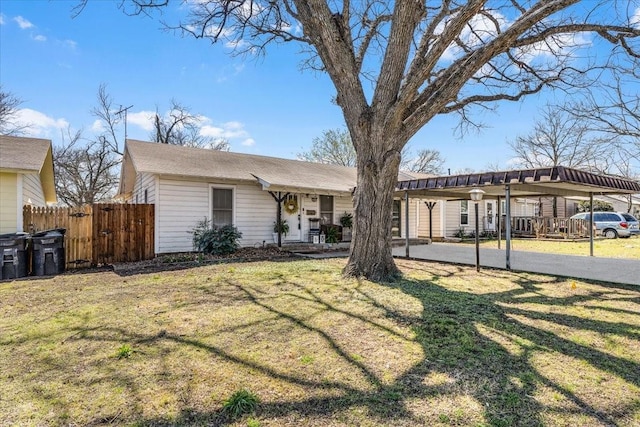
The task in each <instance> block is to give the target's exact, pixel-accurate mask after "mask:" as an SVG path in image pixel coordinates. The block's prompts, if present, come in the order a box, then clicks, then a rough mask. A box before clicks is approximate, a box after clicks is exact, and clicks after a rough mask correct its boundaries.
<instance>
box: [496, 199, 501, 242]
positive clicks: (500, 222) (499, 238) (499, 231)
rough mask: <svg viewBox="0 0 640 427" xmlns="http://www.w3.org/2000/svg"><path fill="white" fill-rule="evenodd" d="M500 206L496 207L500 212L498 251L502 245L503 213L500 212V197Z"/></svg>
mask: <svg viewBox="0 0 640 427" xmlns="http://www.w3.org/2000/svg"><path fill="white" fill-rule="evenodd" d="M496 203H497V205H498V206H496V210H497V211H498V220H497V221H496V222H497V223H498V249H500V243H501V242H502V212H500V196H498V201H497V202H496Z"/></svg>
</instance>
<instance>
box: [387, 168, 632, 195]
mask: <svg viewBox="0 0 640 427" xmlns="http://www.w3.org/2000/svg"><path fill="white" fill-rule="evenodd" d="M507 184H509V187H510V190H511V196H512V197H534V196H586V197H588V196H590V195H593V194H595V195H597V194H636V193H640V183H638V182H637V181H633V180H630V179H624V178H618V177H613V176H608V175H597V174H594V173H591V172H585V171H582V170H578V169H572V168H568V167H564V166H554V167H547V168H537V169H520V170H511V171H503V172H481V173H471V174H463V175H448V176H436V177H431V178H424V179H413V180H407V181H398V184H397V186H396V190H397V191H401V192H403V193H404V192H405V191H407V192H408V193H409V197H424V198H434V199H449V200H452V199H468V198H469V190H471V189H473V188H481V189H482V190H483V191H484V192H485V194H484V198H498V197H504V195H505V186H506V185H507Z"/></svg>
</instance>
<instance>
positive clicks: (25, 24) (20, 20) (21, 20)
mask: <svg viewBox="0 0 640 427" xmlns="http://www.w3.org/2000/svg"><path fill="white" fill-rule="evenodd" d="M13 20H14V21H16V22H17V23H18V26H19V27H20V28H21V29H23V30H26V29H27V28H32V27H33V24H32V23H31V22H29V21H27V20H26V19H24V18H23V17H22V16H16V17H15V18H13Z"/></svg>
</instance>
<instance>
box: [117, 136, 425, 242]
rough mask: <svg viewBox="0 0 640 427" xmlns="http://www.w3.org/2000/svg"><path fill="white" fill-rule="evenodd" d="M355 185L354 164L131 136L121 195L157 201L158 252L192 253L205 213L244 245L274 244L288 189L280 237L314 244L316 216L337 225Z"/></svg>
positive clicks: (397, 225) (399, 225) (400, 223)
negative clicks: (291, 205) (291, 206)
mask: <svg viewBox="0 0 640 427" xmlns="http://www.w3.org/2000/svg"><path fill="white" fill-rule="evenodd" d="M419 175H420V174H407V173H402V174H401V175H400V177H399V178H400V179H415V178H418V177H420V176H419ZM355 186H356V169H355V168H349V167H344V166H337V165H327V164H320V163H309V162H303V161H299V160H289V159H280V158H274V157H265V156H256V155H250V154H241V153H231V152H225V151H215V150H207V149H199V148H190V147H181V146H175V145H167V144H159V143H151V142H142V141H134V140H127V143H126V147H125V151H124V156H123V162H122V173H121V177H120V187H119V191H118V193H119V198H121V199H122V200H124V201H125V202H127V203H151V204H155V207H156V214H155V221H156V223H155V233H156V234H155V239H154V241H155V253H157V254H160V253H172V252H185V251H191V250H193V244H192V235H191V234H190V233H191V231H192V230H193V229H194V227H195V226H196V224H197V223H198V222H199V221H202V220H203V219H204V218H207V219H210V220H212V222H213V223H214V224H216V225H224V224H233V225H235V226H236V227H237V228H238V230H239V231H240V232H242V239H241V241H240V244H241V245H242V246H261V245H262V244H263V242H264V243H273V237H272V236H273V225H274V221H275V219H276V217H277V203H276V201H275V199H274V196H276V197H278V196H279V195H280V196H285V195H286V194H287V193H289V195H288V196H287V199H288V200H295V205H296V209H295V211H294V212H291V213H287V212H286V210H285V209H282V217H283V219H286V220H287V222H288V224H289V233H288V234H287V235H286V236H283V241H285V242H306V241H309V230H310V229H312V228H314V227H316V226H317V224H318V222H315V221H312V220H313V219H317V218H319V219H320V221H321V222H322V223H325V224H339V223H340V217H341V216H342V215H343V214H344V213H345V212H349V213H352V212H353V201H352V191H353V189H354V188H355ZM288 200H287V201H285V202H284V203H283V206H284V205H287V204H288ZM417 203H418V202H417V201H414V200H412V201H410V214H411V215H410V220H409V221H410V224H409V225H410V227H409V230H410V231H409V235H410V237H416V234H417V232H416V212H417V209H416V206H417ZM396 205H397V212H396V213H395V214H394V219H395V220H396V221H395V222H394V233H395V234H397V235H398V236H400V237H401V236H404V232H405V230H406V224H405V223H404V221H405V217H404V207H403V205H404V202H401V201H400V200H398V201H397V203H396V204H395V205H394V206H396Z"/></svg>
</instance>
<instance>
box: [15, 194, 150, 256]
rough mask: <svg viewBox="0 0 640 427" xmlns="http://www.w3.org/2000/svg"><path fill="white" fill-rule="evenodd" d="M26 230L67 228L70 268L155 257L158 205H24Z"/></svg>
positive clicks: (66, 245) (66, 237)
mask: <svg viewBox="0 0 640 427" xmlns="http://www.w3.org/2000/svg"><path fill="white" fill-rule="evenodd" d="M23 212H24V229H25V231H26V232H29V233H33V232H35V231H40V230H49V229H53V228H66V230H67V232H66V234H65V239H64V240H65V255H66V264H67V265H66V267H67V268H79V267H88V266H90V265H100V264H111V263H114V262H131V261H142V260H145V259H151V258H153V257H154V255H155V254H154V240H153V239H154V223H155V220H154V218H155V210H154V205H149V204H137V205H126V204H116V203H97V204H93V205H86V206H82V207H79V208H43V207H32V206H25V207H24V211H23Z"/></svg>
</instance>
